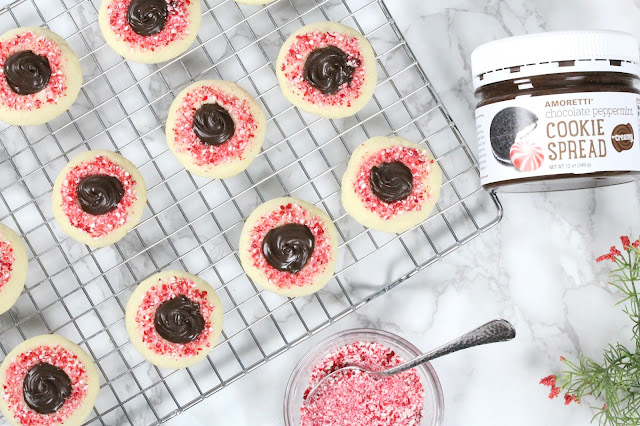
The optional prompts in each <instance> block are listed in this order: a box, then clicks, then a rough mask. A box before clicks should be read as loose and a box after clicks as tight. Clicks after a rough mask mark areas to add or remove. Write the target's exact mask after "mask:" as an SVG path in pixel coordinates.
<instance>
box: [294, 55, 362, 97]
mask: <svg viewBox="0 0 640 426" xmlns="http://www.w3.org/2000/svg"><path fill="white" fill-rule="evenodd" d="M358 65H360V60H358V59H357V58H351V57H350V56H349V55H348V54H347V53H345V52H344V51H342V49H340V48H339V47H336V46H327V47H321V48H319V49H315V50H314V51H312V52H311V53H310V54H309V56H308V57H307V60H306V61H305V63H304V75H303V77H304V79H305V81H306V82H307V83H309V84H310V85H311V87H313V88H316V89H318V90H319V91H320V92H322V93H323V94H325V95H333V94H334V93H337V92H338V91H339V90H340V89H341V88H342V86H343V85H345V84H347V85H349V84H351V81H352V80H353V73H354V72H355V71H356V68H357V67H358Z"/></svg>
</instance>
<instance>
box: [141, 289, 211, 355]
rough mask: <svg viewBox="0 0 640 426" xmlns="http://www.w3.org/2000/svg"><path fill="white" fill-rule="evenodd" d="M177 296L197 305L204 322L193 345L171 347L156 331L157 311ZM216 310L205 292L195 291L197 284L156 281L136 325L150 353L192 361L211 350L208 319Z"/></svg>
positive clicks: (170, 343)
mask: <svg viewBox="0 0 640 426" xmlns="http://www.w3.org/2000/svg"><path fill="white" fill-rule="evenodd" d="M178 296H185V297H186V298H187V299H189V300H191V301H192V302H194V303H197V304H199V305H200V314H201V315H202V318H203V319H204V329H203V330H202V333H200V335H199V336H198V338H197V339H195V340H194V341H192V342H189V343H184V344H182V343H173V342H170V341H168V340H165V339H163V338H162V337H161V336H160V335H159V334H158V332H157V331H156V329H155V325H154V318H155V315H156V309H157V308H158V306H160V305H161V304H162V303H163V302H166V301H167V300H171V299H173V298H175V297H178ZM214 309H216V308H215V307H214V306H213V305H212V304H211V302H209V299H208V298H207V292H206V291H204V290H200V289H198V288H197V287H196V283H194V282H193V281H191V280H190V279H188V278H184V277H175V276H174V277H168V278H159V279H158V283H157V284H156V285H154V286H153V287H151V288H150V289H149V290H148V291H147V292H146V293H145V295H144V297H143V299H142V302H141V303H140V306H139V307H138V310H137V312H136V323H137V325H138V330H139V331H140V334H141V335H142V341H143V342H144V343H145V344H146V345H147V347H148V348H149V349H151V350H152V351H153V352H155V353H157V354H160V355H165V356H169V357H176V358H177V357H191V356H195V355H198V354H199V353H200V352H201V351H202V350H203V349H204V348H209V347H211V342H210V341H209V336H210V335H211V331H212V330H213V326H212V324H211V315H212V314H213V310H214Z"/></svg>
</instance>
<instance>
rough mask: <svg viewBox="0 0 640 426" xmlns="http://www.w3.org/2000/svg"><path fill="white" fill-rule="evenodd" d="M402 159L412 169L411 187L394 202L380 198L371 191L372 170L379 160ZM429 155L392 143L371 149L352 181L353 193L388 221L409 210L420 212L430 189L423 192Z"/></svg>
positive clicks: (430, 161)
mask: <svg viewBox="0 0 640 426" xmlns="http://www.w3.org/2000/svg"><path fill="white" fill-rule="evenodd" d="M394 161H398V162H401V163H402V164H404V165H405V166H407V167H408V168H409V169H410V170H411V174H412V175H413V188H412V189H411V193H410V194H409V196H408V197H407V198H405V199H404V200H400V201H395V202H393V203H387V202H385V201H382V200H381V199H379V198H378V197H376V196H375V194H374V193H373V192H372V191H371V182H370V175H371V169H372V168H373V167H375V166H378V165H380V164H382V163H391V162H394ZM433 161H434V160H432V159H431V158H429V157H427V156H426V151H422V150H418V149H415V148H408V147H404V146H393V147H390V148H385V149H382V150H380V151H377V152H374V153H373V154H370V155H369V157H367V158H366V159H365V160H364V161H363V162H362V164H361V165H360V170H359V171H358V174H357V175H356V178H355V181H354V183H353V189H354V191H355V193H356V194H357V195H358V197H360V200H361V201H362V203H363V204H364V205H365V207H366V208H367V209H369V210H370V211H372V212H373V213H375V214H377V215H378V216H380V218H382V219H385V220H388V219H391V218H393V217H395V216H397V215H401V214H403V213H406V212H410V211H419V210H420V209H422V205H423V204H424V201H425V200H428V199H430V198H431V188H429V189H428V190H427V191H426V194H425V183H426V182H425V181H426V179H427V178H428V177H429V174H430V173H431V164H433Z"/></svg>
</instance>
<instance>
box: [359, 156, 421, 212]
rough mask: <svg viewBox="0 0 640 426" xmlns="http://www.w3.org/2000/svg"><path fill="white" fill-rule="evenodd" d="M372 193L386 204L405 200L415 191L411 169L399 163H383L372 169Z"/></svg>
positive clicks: (370, 179) (370, 181)
mask: <svg viewBox="0 0 640 426" xmlns="http://www.w3.org/2000/svg"><path fill="white" fill-rule="evenodd" d="M369 183H370V184H371V192H373V195H375V196H376V197H378V198H379V199H380V200H382V201H384V202H385V203H393V202H396V201H401V200H404V199H405V198H407V197H408V196H409V194H411V191H412V190H413V174H412V173H411V169H409V168H408V167H407V166H405V165H404V164H403V163H401V162H399V161H392V162H390V163H382V164H379V165H377V166H374V167H372V168H371V173H370V174H369Z"/></svg>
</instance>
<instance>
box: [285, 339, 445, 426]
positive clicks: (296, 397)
mask: <svg viewBox="0 0 640 426" xmlns="http://www.w3.org/2000/svg"><path fill="white" fill-rule="evenodd" d="M356 342H373V343H380V344H381V345H384V346H386V347H388V348H391V349H392V350H393V351H394V352H395V353H396V354H398V355H400V356H401V357H402V358H403V359H405V360H409V359H412V358H416V357H417V356H419V355H420V354H421V352H420V350H419V349H418V348H416V347H415V346H413V345H412V344H411V343H409V342H408V341H406V340H405V339H403V338H402V337H400V336H397V335H395V334H391V333H388V332H386V331H382V330H375V329H364V328H363V329H354V330H346V331H342V332H340V333H337V334H335V335H333V336H331V337H329V338H327V339H326V340H324V341H323V342H320V344H318V346H316V347H315V348H314V349H312V350H311V351H309V353H307V354H306V355H305V356H304V357H303V358H302V359H301V360H300V362H299V363H298V365H297V366H296V367H295V369H294V370H293V373H291V378H290V379H289V383H287V389H286V391H285V395H284V424H285V426H300V407H301V406H302V402H303V395H304V392H305V390H307V388H308V387H309V380H310V378H311V371H312V370H313V368H314V367H315V366H316V365H317V364H318V363H319V362H320V361H321V360H322V359H323V358H324V357H326V356H327V355H329V354H330V353H331V352H333V351H335V350H337V349H339V348H341V347H342V346H345V345H348V344H351V343H356ZM416 371H417V372H418V375H419V376H420V380H421V381H422V386H423V387H424V409H423V412H422V414H423V416H422V421H421V423H420V425H421V426H439V425H441V424H442V415H443V411H444V397H443V394H442V388H441V387H440V381H439V380H438V376H437V375H436V372H435V371H434V369H433V367H431V364H429V363H425V364H422V365H419V366H418V367H416Z"/></svg>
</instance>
